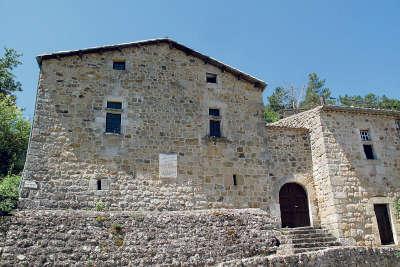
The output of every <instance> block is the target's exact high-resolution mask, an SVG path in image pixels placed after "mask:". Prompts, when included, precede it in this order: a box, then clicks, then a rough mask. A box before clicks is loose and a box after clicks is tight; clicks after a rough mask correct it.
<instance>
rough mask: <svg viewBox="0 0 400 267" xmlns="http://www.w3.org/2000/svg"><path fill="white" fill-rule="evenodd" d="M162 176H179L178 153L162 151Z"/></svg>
mask: <svg viewBox="0 0 400 267" xmlns="http://www.w3.org/2000/svg"><path fill="white" fill-rule="evenodd" d="M158 168H159V174H160V178H177V177H178V155H177V154H176V153H162V154H160V155H159V166H158Z"/></svg>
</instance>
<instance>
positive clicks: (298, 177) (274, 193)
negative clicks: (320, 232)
mask: <svg viewBox="0 0 400 267" xmlns="http://www.w3.org/2000/svg"><path fill="white" fill-rule="evenodd" d="M287 183H296V184H299V185H300V186H301V187H302V188H303V189H304V190H305V192H306V194H307V200H308V209H309V218H310V225H311V226H314V227H319V226H320V224H321V223H320V219H319V210H318V202H317V195H316V192H315V187H314V181H313V178H312V176H308V175H302V174H293V175H289V176H284V177H279V178H278V179H277V180H276V182H274V183H273V184H272V188H271V197H272V203H273V204H272V205H271V213H272V214H273V215H274V217H275V218H276V219H277V220H278V221H279V223H278V224H279V226H280V225H282V224H281V223H282V222H281V211H280V203H279V191H280V189H281V188H282V186H283V185H284V184H287Z"/></svg>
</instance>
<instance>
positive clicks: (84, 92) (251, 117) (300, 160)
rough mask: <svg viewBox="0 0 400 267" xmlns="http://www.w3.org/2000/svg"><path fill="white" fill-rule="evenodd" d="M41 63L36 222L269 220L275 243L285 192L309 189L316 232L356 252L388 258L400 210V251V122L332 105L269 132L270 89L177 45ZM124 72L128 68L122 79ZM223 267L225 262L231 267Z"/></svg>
mask: <svg viewBox="0 0 400 267" xmlns="http://www.w3.org/2000/svg"><path fill="white" fill-rule="evenodd" d="M38 61H39V63H40V67H41V70H40V79H39V86H38V94H37V100H36V109H35V118H34V122H33V128H32V133H31V138H30V144H29V149H28V155H27V161H26V165H25V169H24V172H23V181H22V184H21V197H20V203H19V207H20V209H21V210H23V211H21V212H22V213H21V216H22V217H24V216H26V214H27V212H28V210H34V211H35V212H38V213H42V212H43V215H44V216H47V215H46V214H50V215H49V216H50V217H51V216H53V217H55V218H53V219H54V220H55V221H58V220H61V219H60V218H61V217H63V212H66V211H62V210H66V209H73V210H77V211H76V212H77V213H76V214H74V215H71V216H77V217H78V218H80V219H81V220H82V221H85V220H86V219H84V217H85V216H89V217H90V219H87V220H90V221H91V220H92V219H93V218H92V217H93V216H94V215H93V216H92V215H90V214H89V213H90V212H89V213H88V214H89V215H88V214H86V215H83V214H84V212H83V211H84V210H93V209H96V208H98V207H99V206H101V208H102V209H105V210H106V211H107V212H116V214H120V216H122V214H124V212H128V211H129V212H139V213H149V214H150V213H154V212H165V214H170V212H178V214H181V215H182V214H187V213H188V212H189V213H190V212H194V210H203V211H201V212H205V214H208V215H210V212H211V211H212V210H213V209H247V208H256V209H258V211H259V212H262V213H263V214H264V215H263V216H265V218H266V223H267V224H268V229H269V230H271V231H272V229H273V228H279V227H280V226H281V203H280V190H281V188H282V187H283V186H284V185H286V184H288V183H296V184H299V185H301V187H302V188H303V189H304V191H305V192H306V197H307V202H308V203H307V205H308V209H309V214H308V215H307V216H309V217H310V223H311V226H314V227H323V228H326V229H328V230H329V231H331V232H332V233H333V234H334V235H335V236H336V237H338V238H339V239H340V240H341V241H342V242H343V243H344V244H351V245H363V246H365V245H380V243H381V242H380V237H379V231H378V226H377V221H376V217H375V214H374V204H376V203H382V204H388V205H389V213H390V214H389V215H390V219H391V223H392V228H393V235H394V241H395V243H396V244H397V242H398V240H399V233H400V222H399V219H398V218H399V217H398V214H397V213H396V212H395V209H394V202H395V201H396V200H397V199H398V198H399V197H400V189H399V188H400V179H399V174H400V136H399V132H398V131H397V130H396V126H395V120H396V119H399V118H400V113H396V112H389V111H378V110H368V109H355V108H338V107H329V106H322V107H317V108H315V109H313V110H309V111H305V112H302V113H299V114H296V115H293V116H290V117H288V118H285V119H283V120H280V121H278V122H277V123H274V124H270V125H265V123H264V118H263V105H262V90H263V89H264V87H265V83H264V82H262V81H260V80H258V79H256V78H254V77H252V76H250V75H248V74H245V73H243V72H240V71H238V70H236V69H234V68H232V67H230V66H228V65H225V64H223V63H221V62H218V61H216V60H214V59H211V58H209V57H207V56H204V55H202V54H200V53H198V52H196V51H194V50H191V49H190V48H187V47H184V46H182V45H180V44H178V43H176V42H174V41H171V40H168V39H161V40H153V41H146V42H139V43H132V44H125V45H119V46H118V45H117V46H109V47H103V48H95V49H87V50H79V51H71V52H63V53H56V54H49V55H43V56H40V57H39V58H38ZM115 61H124V62H125V66H126V67H125V69H124V70H115V69H113V62H115ZM207 73H212V74H215V75H217V76H216V77H217V82H216V83H210V82H207V80H206V75H207ZM108 101H113V102H119V103H121V104H122V108H121V110H118V114H121V132H120V133H118V134H115V133H106V132H105V129H106V117H107V115H106V114H107V113H109V112H115V110H112V109H110V108H107V102H108ZM209 109H218V110H219V113H220V116H218V120H220V125H221V132H222V136H221V137H210V119H212V116H211V115H210V113H209ZM360 130H369V131H370V134H371V138H372V140H371V141H369V143H372V145H373V148H374V153H375V155H376V158H377V159H376V160H367V159H365V156H364V153H363V150H362V149H363V148H362V142H363V141H362V140H361V139H360ZM399 131H400V130H399ZM99 181H100V184H101V190H98V189H99V188H98V184H99ZM46 210H48V211H46ZM57 210H58V211H57ZM207 210H208V211H207ZM210 210H211V211H210ZM79 211H80V212H82V214H81V213H79ZM46 212H48V213H46ZM52 212H54V213H52ZM118 212H120V213H118ZM198 212H200V211H198ZM236 212H238V213H239V214H241V213H240V210H236ZM233 213H235V212H233ZM71 214H72V213H71ZM160 214H161V213H160ZM235 214H236V213H235ZM96 216H97V215H96ZM160 216H161V217H162V215H160ZM168 216H169V215H168ZM182 216H184V215H182ZM185 216H186V215H185ZM238 216H241V215H238ZM249 216H250V217H249V222H251V221H253V220H255V221H257V223H255V224H256V225H257V227H258V225H259V223H260V221H259V220H258V219H257V218H258V217H257V216H255V217H254V214H253V213H251V214H250V215H249ZM206 217H207V216H206ZM253 217H254V218H253ZM185 218H186V217H185ZM250 218H252V219H250ZM53 219H51V218H49V220H50V221H51V220H53ZM62 220H64V219H62ZM183 220H186V219H183ZM196 220H197V219H196ZM167 221H171V220H169V219H168V220H167ZM172 221H173V223H175V221H174V220H172ZM200 221H201V220H200ZM200 221H196V223H199V222H200ZM77 225H81V226H82V222H77ZM89 225H90V224H89ZM10 227H11V228H12V227H13V226H12V225H11V226H10ZM71 227H72V226H71ZM168 227H169V226H168ZM210 227H212V225H210ZM12 229H14V228H12ZM203 230H204V229H203ZM15 231H16V230H15ZM205 231H206V230H205ZM246 231H247V230H246ZM191 234H193V235H195V233H191ZM191 234H190V235H191ZM210 234H215V233H210ZM142 235H144V233H142ZM9 238H11V237H9ZM6 239H7V238H6ZM61 239H62V238H61ZM11 240H12V238H11ZM10 242H11V241H10ZM132 242H134V241H132ZM135 242H136V241H135ZM160 242H161V241H160ZM171 242H172V241H171ZM60 244H61V243H60ZM85 246H86V245H85ZM9 248H10V249H11V246H9ZM129 249H131V250H135V249H136V248H135V247H130V248H129ZM162 249H167V248H166V247H163V248H162ZM210 249H220V248H216V247H215V248H210ZM257 249H258V248H257ZM6 250H7V248H6ZM257 251H259V250H257ZM24 253H25V252H24ZM221 253H222V254H223V255H228V254H229V253H230V252H229V251H225V250H224V251H223V252H221ZM222 254H221V258H219V259H218V261H225V260H229V259H230V258H229V257H225V256H222ZM4 255H5V256H4ZM238 255H239V254H238ZM240 255H241V257H242V256H244V255H242V254H240ZM246 255H247V254H246ZM254 255H255V254H254ZM3 256H4V257H6V258H7V253H5V254H3ZM14 256H15V255H14ZM247 256H249V255H247ZM10 257H11V256H10ZM212 258H213V257H212ZM22 261H23V260H22ZM86 261H87V259H86V258H85V260H84V262H86ZM182 262H189V263H192V261H191V259H185V260H183V261H182ZM212 262H214V261H212ZM215 262H216V261H215ZM138 263H139V262H138ZM145 263H154V264H156V263H160V262H159V261H157V260H154V259H153V258H152V261H150V262H142V264H145ZM170 263H172V262H170ZM193 263H194V262H193ZM197 263H207V261H199V262H197Z"/></svg>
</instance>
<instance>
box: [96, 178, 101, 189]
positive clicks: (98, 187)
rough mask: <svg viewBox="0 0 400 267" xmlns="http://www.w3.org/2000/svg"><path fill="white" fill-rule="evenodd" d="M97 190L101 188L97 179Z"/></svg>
mask: <svg viewBox="0 0 400 267" xmlns="http://www.w3.org/2000/svg"><path fill="white" fill-rule="evenodd" d="M97 190H101V180H97Z"/></svg>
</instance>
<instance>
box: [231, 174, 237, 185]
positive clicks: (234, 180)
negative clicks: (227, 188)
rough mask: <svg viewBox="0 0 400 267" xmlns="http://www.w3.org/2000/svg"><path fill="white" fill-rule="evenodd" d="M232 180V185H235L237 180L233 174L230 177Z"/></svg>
mask: <svg viewBox="0 0 400 267" xmlns="http://www.w3.org/2000/svg"><path fill="white" fill-rule="evenodd" d="M232 179H233V185H235V186H236V185H237V179H236V174H234V175H233V176H232Z"/></svg>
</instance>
